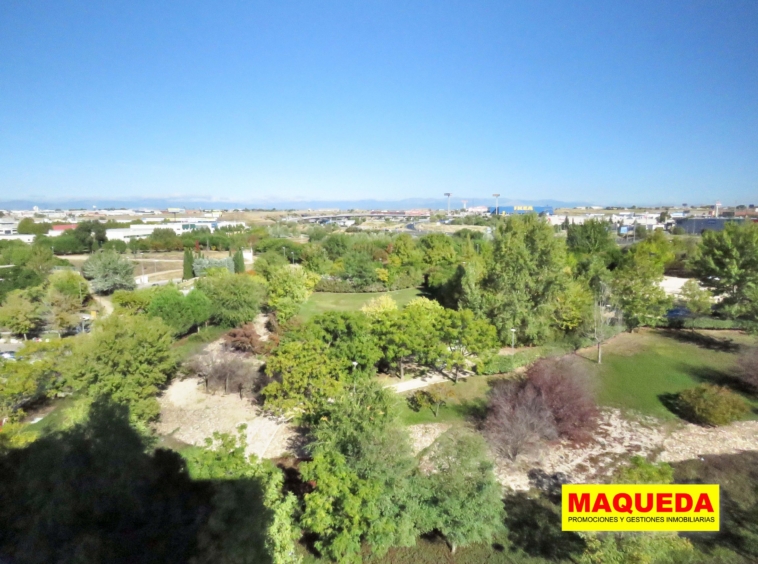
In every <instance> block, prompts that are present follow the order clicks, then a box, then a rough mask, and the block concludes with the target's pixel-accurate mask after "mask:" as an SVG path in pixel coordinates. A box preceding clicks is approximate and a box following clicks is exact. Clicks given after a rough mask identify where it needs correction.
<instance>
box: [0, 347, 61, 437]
mask: <svg viewBox="0 0 758 564" xmlns="http://www.w3.org/2000/svg"><path fill="white" fill-rule="evenodd" d="M69 345H70V343H68V342H67V340H66V339H54V340H52V341H50V342H48V343H45V342H40V343H33V342H28V343H26V344H25V345H24V347H23V348H22V349H21V350H20V351H19V359H18V360H16V361H15V362H5V363H4V364H3V361H2V360H0V373H2V375H3V377H2V378H0V419H4V418H6V417H9V418H10V419H11V420H15V419H18V418H19V416H21V415H23V409H24V408H25V407H26V406H27V405H30V404H32V403H33V402H35V401H37V400H39V399H41V398H44V397H45V396H47V395H48V394H52V393H53V392H55V391H57V390H58V389H59V378H60V364H61V361H62V360H63V358H64V357H65V356H66V355H67V354H68V353H69V350H70V346H69ZM3 431H5V430H3Z"/></svg>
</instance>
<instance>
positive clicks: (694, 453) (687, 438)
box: [409, 409, 758, 491]
mask: <svg viewBox="0 0 758 564" xmlns="http://www.w3.org/2000/svg"><path fill="white" fill-rule="evenodd" d="M449 427H450V425H446V424H439V423H432V424H425V425H413V426H411V427H409V431H410V434H411V440H412V443H413V446H414V452H417V453H418V452H419V451H421V450H423V449H424V448H426V447H428V446H429V445H430V444H431V443H432V442H434V440H435V439H436V438H437V437H438V436H439V435H441V434H442V433H444V432H445V431H446V430H447V429H448V428H449ZM743 451H758V421H742V422H737V423H733V424H731V425H727V426H724V427H718V428H708V427H699V426H697V425H692V424H685V425H679V426H678V427H677V428H676V429H674V430H673V431H672V430H671V429H670V428H667V427H666V426H665V425H662V424H661V423H660V422H659V421H658V420H656V419H652V418H640V419H637V420H631V419H628V418H625V417H623V416H622V414H621V412H620V411H618V410H615V409H609V410H604V411H603V413H602V416H601V420H600V427H599V432H598V433H597V436H596V437H595V439H594V440H593V441H592V442H590V443H589V444H585V445H580V446H577V445H572V444H569V443H567V442H565V441H560V442H554V443H549V444H545V445H543V446H542V447H541V448H539V449H537V450H534V451H532V452H529V453H526V454H522V455H519V456H518V457H517V458H516V460H515V461H511V460H506V459H503V458H496V468H495V474H496V475H497V478H498V480H499V481H500V483H501V484H503V486H506V487H508V488H510V489H512V490H522V491H524V490H528V489H530V488H531V487H532V481H531V480H530V477H529V474H530V472H534V471H535V470H538V471H542V472H543V473H544V474H547V475H553V474H557V473H562V474H564V475H565V476H567V477H568V480H569V481H571V482H575V483H598V482H606V481H608V480H609V479H610V477H611V476H612V474H613V473H614V471H615V470H616V469H617V468H618V467H619V466H621V465H623V464H625V463H626V462H627V461H628V460H629V458H630V457H632V456H634V455H641V456H644V457H648V458H650V459H652V460H657V461H664V462H679V461H682V460H690V459H695V458H698V457H700V456H705V455H720V454H736V453H739V452H743Z"/></svg>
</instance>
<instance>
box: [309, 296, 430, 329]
mask: <svg viewBox="0 0 758 564" xmlns="http://www.w3.org/2000/svg"><path fill="white" fill-rule="evenodd" d="M384 295H387V296H390V297H392V299H393V300H395V301H396V302H397V305H398V306H400V307H403V306H405V305H406V304H407V303H408V302H409V301H411V300H412V299H413V298H416V297H418V296H419V295H421V292H420V291H419V290H418V289H416V288H407V289H405V290H396V291H395V292H378V293H352V294H338V293H331V292H314V293H313V294H312V295H311V297H310V298H308V301H306V302H305V303H304V304H303V306H302V307H301V308H300V317H302V318H303V319H304V320H306V321H307V320H308V319H310V318H311V317H313V316H314V315H318V314H319V313H326V312H327V311H358V310H359V309H361V307H362V306H363V304H365V303H366V302H368V301H369V300H372V299H374V298H376V297H378V296H384Z"/></svg>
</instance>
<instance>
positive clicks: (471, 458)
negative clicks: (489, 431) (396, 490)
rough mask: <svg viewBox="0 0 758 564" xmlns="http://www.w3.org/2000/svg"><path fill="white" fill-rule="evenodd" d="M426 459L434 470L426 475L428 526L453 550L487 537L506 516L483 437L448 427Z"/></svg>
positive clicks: (489, 537) (499, 526) (500, 524)
mask: <svg viewBox="0 0 758 564" xmlns="http://www.w3.org/2000/svg"><path fill="white" fill-rule="evenodd" d="M426 458H427V460H428V463H429V465H430V467H431V468H433V469H434V470H433V471H432V472H431V473H430V474H429V476H428V488H429V493H428V496H429V497H428V499H427V501H426V505H427V511H428V516H427V519H428V524H427V528H428V529H429V530H431V529H436V530H438V531H440V533H442V534H443V535H444V536H445V538H446V539H447V541H448V543H449V545H450V549H451V551H452V552H453V553H455V551H456V549H457V548H458V547H459V546H465V545H467V544H472V543H477V542H487V541H489V540H490V539H491V538H492V535H493V534H494V533H495V532H496V531H497V530H498V529H500V528H501V527H502V523H503V519H504V517H505V515H504V512H503V502H502V494H501V487H500V485H499V484H498V483H497V480H496V479H495V475H494V473H493V464H492V462H491V461H490V460H489V457H488V454H487V446H486V444H485V442H484V439H482V438H481V437H480V436H479V435H475V434H474V433H472V432H470V431H466V430H463V429H451V430H450V431H448V432H447V433H445V434H444V435H442V436H441V437H440V438H439V439H437V441H435V443H434V444H433V445H432V446H431V447H430V448H429V452H428V454H427V455H426Z"/></svg>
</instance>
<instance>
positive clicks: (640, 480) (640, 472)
mask: <svg viewBox="0 0 758 564" xmlns="http://www.w3.org/2000/svg"><path fill="white" fill-rule="evenodd" d="M673 481H674V469H673V468H672V467H671V465H670V464H667V463H665V462H661V463H660V464H654V463H652V462H648V461H647V460H645V459H644V458H643V457H642V456H633V457H632V459H631V460H630V461H629V466H624V467H623V468H619V469H618V471H617V472H616V475H615V477H614V482H616V483H617V484H670V483H672V482H673Z"/></svg>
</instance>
